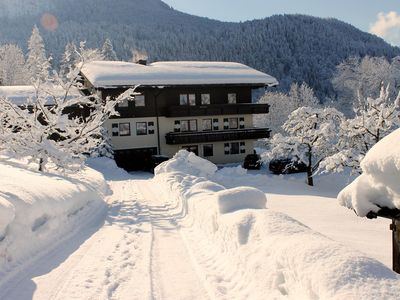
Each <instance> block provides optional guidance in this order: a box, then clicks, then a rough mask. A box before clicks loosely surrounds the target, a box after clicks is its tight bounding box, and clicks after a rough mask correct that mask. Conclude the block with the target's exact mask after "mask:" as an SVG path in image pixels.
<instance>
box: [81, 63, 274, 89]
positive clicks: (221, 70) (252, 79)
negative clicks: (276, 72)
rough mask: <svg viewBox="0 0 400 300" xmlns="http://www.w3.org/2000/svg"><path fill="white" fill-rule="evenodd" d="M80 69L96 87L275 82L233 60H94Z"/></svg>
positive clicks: (268, 84)
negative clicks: (146, 63)
mask: <svg viewBox="0 0 400 300" xmlns="http://www.w3.org/2000/svg"><path fill="white" fill-rule="evenodd" d="M81 72H82V74H83V76H85V77H86V79H87V80H89V81H90V83H91V84H92V85H93V86H94V87H96V88H102V87H103V88H105V87H116V86H133V85H145V86H155V85H158V86H168V85H169V86H170V85H212V84H245V85H257V86H261V85H262V86H275V85H278V81H277V80H276V79H275V78H274V77H272V76H270V75H268V74H265V73H262V72H260V71H257V70H255V69H252V68H250V67H248V66H246V65H243V64H239V63H233V62H200V61H179V62H177V61H171V62H155V63H152V64H150V65H141V64H136V63H131V62H121V61H93V62H89V63H87V64H85V65H84V66H83V68H82V70H81Z"/></svg>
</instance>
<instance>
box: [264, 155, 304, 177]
mask: <svg viewBox="0 0 400 300" xmlns="http://www.w3.org/2000/svg"><path fill="white" fill-rule="evenodd" d="M269 170H270V171H271V172H272V173H274V174H291V173H302V172H307V166H306V164H305V163H303V162H302V161H296V160H292V159H291V158H276V159H272V160H271V161H270V162H269Z"/></svg>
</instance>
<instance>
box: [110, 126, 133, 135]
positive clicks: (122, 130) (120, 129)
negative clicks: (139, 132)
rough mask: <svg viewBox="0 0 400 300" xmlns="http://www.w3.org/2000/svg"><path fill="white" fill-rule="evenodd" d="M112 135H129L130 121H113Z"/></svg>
mask: <svg viewBox="0 0 400 300" xmlns="http://www.w3.org/2000/svg"><path fill="white" fill-rule="evenodd" d="M111 129H112V136H129V135H131V124H130V123H113V124H112V125H111Z"/></svg>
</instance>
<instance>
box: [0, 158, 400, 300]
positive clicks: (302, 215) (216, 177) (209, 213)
mask: <svg viewBox="0 0 400 300" xmlns="http://www.w3.org/2000/svg"><path fill="white" fill-rule="evenodd" d="M89 165H90V167H91V168H92V169H90V168H88V169H87V170H85V172H88V173H87V175H86V177H87V179H86V182H87V184H88V186H87V187H89V186H91V187H95V186H96V185H95V184H94V183H93V184H92V183H90V184H89V183H88V182H93V181H95V182H97V189H95V190H91V191H92V192H93V193H94V194H93V198H92V200H93V204H94V203H98V204H99V205H98V206H97V205H96V209H95V206H93V207H92V208H93V209H92V208H90V213H89V208H88V209H86V208H84V209H82V210H81V211H78V212H76V214H74V215H73V216H71V217H69V218H71V221H65V222H64V221H62V218H59V220H61V221H60V222H59V223H57V224H55V225H54V226H50V227H52V228H53V229H54V230H55V232H57V233H59V234H56V233H54V234H53V235H51V234H49V233H48V232H47V231H46V232H45V233H44V236H47V237H48V238H49V239H51V240H52V243H51V244H50V243H47V244H46V245H47V247H45V248H44V247H43V245H45V244H42V247H41V248H40V250H39V251H40V253H39V254H37V253H36V254H35V253H32V254H31V255H32V256H33V257H32V258H30V259H27V258H26V257H25V258H24V260H22V259H21V260H19V262H18V263H17V265H18V266H16V265H14V266H15V267H13V269H10V268H3V267H1V268H0V271H1V273H0V299H6V300H8V299H12V300H14V299H16V300H19V299H40V300H42V299H398V295H400V277H399V276H398V275H397V274H395V273H394V272H392V271H391V270H390V269H389V268H388V267H387V266H385V265H384V264H383V263H381V262H379V261H378V260H376V259H375V258H378V259H379V260H381V261H384V260H386V259H387V257H384V259H380V257H379V255H382V253H388V252H389V251H390V243H388V247H387V248H386V243H387V242H388V241H389V237H390V231H389V230H388V228H387V223H380V222H375V221H369V222H365V223H358V222H360V221H364V220H363V219H361V218H357V217H356V216H355V214H354V213H351V211H350V210H348V209H345V208H343V207H340V206H339V205H338V204H337V202H336V201H335V199H334V197H336V194H335V191H336V190H337V189H340V186H343V185H344V183H343V182H342V183H339V182H332V180H329V181H328V180H326V181H325V182H324V180H322V181H318V180H317V182H316V184H317V185H318V184H320V186H321V189H315V190H313V189H311V188H308V187H307V186H306V185H305V184H304V183H303V182H302V181H303V179H301V180H299V177H297V176H289V177H286V178H289V179H284V178H283V177H280V176H277V177H272V176H266V175H252V174H246V171H245V170H243V169H241V168H225V169H222V170H217V168H216V166H214V165H213V164H211V163H209V162H208V161H205V160H203V159H200V158H198V157H196V156H194V155H193V154H189V153H188V152H186V151H181V152H179V153H178V154H177V155H176V156H175V157H174V159H172V160H170V161H168V162H165V163H163V164H162V165H160V166H159V167H158V168H157V169H156V173H157V174H156V176H155V177H154V178H151V176H150V174H146V173H132V174H128V173H126V172H124V171H122V170H121V169H118V168H117V167H116V166H115V163H114V162H113V161H111V160H107V159H95V160H92V161H90V163H89ZM0 168H8V169H7V172H6V173H3V174H2V177H9V175H10V174H14V173H16V172H17V171H18V170H19V167H17V166H12V165H9V164H0ZM93 169H95V170H97V171H100V172H101V173H103V175H104V177H105V179H106V181H107V183H108V185H109V188H110V189H111V191H112V194H111V193H110V194H108V195H106V196H105V193H106V190H105V188H104V184H103V183H104V181H103V180H102V178H101V176H100V175H99V173H98V172H96V171H94V170H93ZM1 170H2V169H1ZM20 172H21V175H19V177H18V178H19V180H18V181H15V180H14V183H15V186H17V185H19V186H20V187H21V190H22V189H23V188H25V187H26V189H27V190H30V189H33V191H35V189H34V188H35V187H36V190H39V188H38V184H37V183H36V184H34V183H32V184H30V183H29V182H30V181H29V180H27V178H28V177H26V176H28V175H29V176H31V175H32V174H31V173H33V175H32V176H33V177H35V180H39V179H38V178H39V177H40V178H41V180H49V181H48V182H46V183H42V186H40V188H41V189H40V190H41V191H48V190H53V192H54V193H50V194H54V195H56V193H57V191H58V187H57V188H54V187H56V184H59V185H60V186H63V185H67V184H68V179H66V178H58V177H56V176H49V175H45V174H38V173H36V172H31V171H27V170H23V169H21V170H20ZM6 174H7V175H6ZM27 174H28V175H27ZM90 174H91V175H90ZM3 175H6V176H3ZM301 175H303V176H304V174H301ZM97 176H99V177H97ZM36 177H38V178H36ZM53 177H55V178H57V180H58V181H57V182H50V180H52V179H53ZM14 178H15V177H14ZM82 178H83V177H79V178H77V179H76V182H74V183H73V184H72V185H71V186H74V184H75V185H76V186H79V185H80V184H82ZM90 178H98V179H99V180H97V181H96V180H93V181H92V180H91V179H90ZM2 180H4V179H3V178H2ZM30 180H32V182H34V181H33V180H34V179H32V178H31V179H30ZM69 180H70V181H71V179H69ZM8 182H12V180H11V179H10V180H9V181H8ZM327 182H328V184H329V185H330V186H329V188H327V186H326V183H327ZM1 183H3V181H2V182H1ZM25 183H26V184H25ZM9 184H10V183H9ZM244 186H247V187H244ZM7 190H11V188H8V187H7V188H4V187H3V184H2V185H0V191H1V193H2V194H1V196H2V197H3V198H4V199H5V200H6V201H8V202H9V203H12V202H11V201H10V200H11V199H13V197H14V195H12V194H11V193H8V191H7ZM15 190H16V189H15V188H14V191H15ZM15 193H16V192H15ZM33 194H35V193H33ZM38 194H39V192H38ZM4 195H7V196H4ZM18 195H19V194H18ZM69 196H71V197H72V198H75V197H76V195H75V194H73V193H72V192H70V194H69ZM39 198H40V197H39V196H38V197H36V198H35V199H39ZM59 198H61V197H54V198H53V201H57V200H58V199H59ZM72 198H70V200H71V199H72ZM267 198H268V199H267ZM63 199H64V200H66V199H67V197H65V198H63ZM2 200H3V199H2ZM103 200H104V201H105V203H106V204H107V206H108V208H107V209H106V212H105V210H104V209H103V208H102V207H103V206H102V205H101V204H100V203H103V202H102V201H103ZM6 201H2V202H1V207H2V210H0V217H1V219H2V220H3V216H7V219H8V221H7V222H5V223H7V224H12V223H10V221H9V220H10V217H9V216H10V215H13V212H14V211H16V212H17V211H18V210H17V209H13V207H12V206H10V205H9V204H8V203H6ZM3 202H4V203H3ZM72 202H74V201H73V200H72ZM3 207H4V208H3ZM88 207H90V205H89V206H88ZM286 207H291V208H286ZM284 210H287V213H288V214H289V215H290V216H288V215H287V214H284V213H282V212H280V211H284ZM55 211H56V210H55ZM296 214H297V216H296ZM293 216H295V217H296V218H297V217H298V219H299V220H300V221H301V222H302V223H306V225H308V227H307V226H305V225H303V224H302V223H300V222H299V221H296V220H295V219H293V218H292V217H293ZM72 219H73V220H74V221H72ZM27 220H28V219H27ZM49 220H51V218H49ZM47 223H49V224H51V222H50V221H47ZM47 223H45V224H44V225H42V226H41V228H43V229H44V228H45V227H46V224H47ZM325 223H327V224H325ZM1 226H3V225H1ZM332 227H336V228H332ZM2 228H4V226H3V227H2ZM56 228H57V229H56ZM38 230H39V229H38ZM38 230H36V231H38ZM40 230H41V229H40ZM25 231H26V232H29V235H33V236H34V235H35V233H34V231H32V230H30V231H29V229H26V230H25ZM5 232H6V233H7V234H6V235H5V237H6V238H4V239H3V240H2V241H1V242H0V247H3V245H2V243H4V241H5V240H6V239H7V236H8V237H10V232H9V230H8V229H7V230H6V231H5ZM31 232H32V233H31ZM318 232H322V233H324V234H325V235H327V236H328V237H326V236H325V235H322V234H321V233H318ZM368 235H370V236H368ZM382 236H385V238H383V237H382ZM386 237H387V239H386ZM375 238H377V239H376V240H375ZM357 240H360V243H359V244H358V241H357ZM338 241H339V242H338ZM373 243H378V244H379V245H378V246H373V245H372V244H373ZM29 244H30V243H29V241H28V242H26V245H29ZM368 244H371V247H370V248H367V247H365V249H364V250H365V251H364V253H365V254H363V253H362V252H361V251H359V250H363V249H360V248H364V245H368ZM378 248H380V251H377V249H378ZM382 248H386V249H382ZM0 249H1V250H2V251H3V248H0ZM38 249H39V248H38ZM371 249H372V250H371ZM0 254H1V255H0V257H2V254H3V252H0ZM388 254H389V253H388ZM21 257H22V256H21ZM374 257H375V258H374ZM385 263H386V262H385Z"/></svg>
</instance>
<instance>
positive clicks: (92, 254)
mask: <svg viewBox="0 0 400 300" xmlns="http://www.w3.org/2000/svg"><path fill="white" fill-rule="evenodd" d="M143 177H144V178H142V179H140V178H139V179H136V180H132V179H130V180H126V179H125V180H119V181H110V182H109V183H110V186H111V188H112V190H113V195H112V196H110V197H109V199H108V203H109V209H108V211H107V214H106V215H105V214H104V213H99V214H98V215H96V216H93V217H92V218H91V219H90V220H87V222H86V224H83V226H82V228H80V229H79V230H77V231H76V232H75V233H71V235H70V236H69V237H66V238H65V239H64V240H63V241H60V242H59V243H58V244H57V245H55V247H54V248H53V249H50V250H49V251H48V252H47V253H45V254H43V255H42V258H37V259H36V260H35V261H32V262H31V263H30V266H28V267H27V268H25V269H23V270H18V271H17V272H16V273H15V276H14V278H10V279H9V280H8V281H7V284H4V285H3V286H1V288H0V299H4V300H6V299H10V300H11V299H12V300H19V299H40V300H44V299H209V297H208V294H207V290H206V289H205V288H204V287H203V284H202V281H201V280H200V278H199V276H198V273H197V272H196V264H195V262H194V261H193V260H192V256H191V254H190V253H189V251H188V249H187V247H186V246H185V242H184V241H183V240H182V237H181V235H180V233H179V230H178V228H177V226H176V222H175V221H174V216H173V215H171V213H170V212H169V210H168V208H167V207H165V206H162V205H161V204H160V203H162V201H160V199H157V194H155V193H154V192H152V189H154V186H151V185H150V184H149V183H148V182H147V179H148V178H146V176H143ZM147 177H148V176H147Z"/></svg>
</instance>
